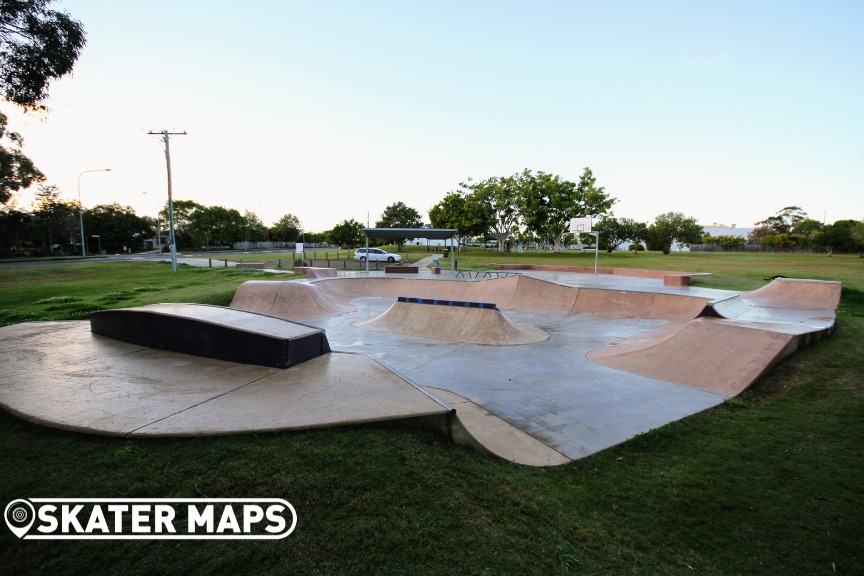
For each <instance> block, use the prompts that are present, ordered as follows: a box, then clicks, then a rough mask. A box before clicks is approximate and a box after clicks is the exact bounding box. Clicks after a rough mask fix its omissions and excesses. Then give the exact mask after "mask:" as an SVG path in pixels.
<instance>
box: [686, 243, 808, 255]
mask: <svg viewBox="0 0 864 576" xmlns="http://www.w3.org/2000/svg"><path fill="white" fill-rule="evenodd" d="M690 252H771V253H794V254H821V253H823V252H825V249H824V248H811V247H804V246H791V247H785V248H781V247H779V246H765V245H763V244H744V245H743V246H736V247H734V248H725V247H723V246H718V245H717V244H690Z"/></svg>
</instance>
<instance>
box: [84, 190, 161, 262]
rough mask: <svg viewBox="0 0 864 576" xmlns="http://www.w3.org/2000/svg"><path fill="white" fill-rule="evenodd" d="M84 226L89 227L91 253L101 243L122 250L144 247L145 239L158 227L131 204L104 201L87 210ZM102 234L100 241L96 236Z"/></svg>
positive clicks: (113, 249)
mask: <svg viewBox="0 0 864 576" xmlns="http://www.w3.org/2000/svg"><path fill="white" fill-rule="evenodd" d="M84 227H85V228H86V229H87V237H86V238H85V240H86V241H87V243H88V244H90V247H89V248H88V249H87V252H93V253H95V252H96V250H97V246H101V247H102V249H103V250H108V251H112V252H120V251H122V250H123V248H124V247H126V248H129V249H132V248H133V247H143V244H144V240H145V239H146V238H149V237H150V236H151V235H152V234H153V232H154V230H153V227H152V226H151V225H150V224H149V223H148V222H147V221H146V220H145V219H143V218H141V217H140V216H138V215H137V214H135V210H133V209H132V207H131V206H121V205H120V204H117V203H116V202H115V203H114V204H100V205H99V206H94V207H93V208H90V209H88V210H85V211H84ZM96 235H98V236H99V239H98V242H97V240H95V239H93V236H96Z"/></svg>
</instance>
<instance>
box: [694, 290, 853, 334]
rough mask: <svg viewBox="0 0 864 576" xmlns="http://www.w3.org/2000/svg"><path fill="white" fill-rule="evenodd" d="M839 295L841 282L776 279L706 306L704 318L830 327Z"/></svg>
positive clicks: (838, 301)
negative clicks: (756, 288) (750, 290)
mask: <svg viewBox="0 0 864 576" xmlns="http://www.w3.org/2000/svg"><path fill="white" fill-rule="evenodd" d="M841 291H842V284H841V283H840V282H826V281H822V280H797V279H792V278H777V279H776V280H774V281H772V282H771V283H770V284H767V285H765V286H763V287H762V288H759V289H758V290H753V291H752V292H744V293H742V294H740V295H738V296H732V297H729V298H723V299H721V300H715V301H712V302H709V303H708V307H707V309H706V313H705V315H706V316H713V317H719V318H734V319H738V320H749V321H752V322H781V323H789V324H794V323H801V322H805V323H810V324H813V325H814V326H817V327H818V326H820V325H821V326H823V327H830V326H832V325H833V323H834V310H835V309H836V308H837V305H838V304H839V303H840V294H841Z"/></svg>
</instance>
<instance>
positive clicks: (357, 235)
mask: <svg viewBox="0 0 864 576" xmlns="http://www.w3.org/2000/svg"><path fill="white" fill-rule="evenodd" d="M324 238H325V239H326V241H327V242H329V243H330V244H335V245H336V246H339V247H340V248H354V247H356V246H360V245H361V244H363V224H361V223H360V222H358V221H357V220H354V219H353V218H352V219H351V220H343V221H342V222H340V223H339V224H337V225H336V226H334V227H333V229H332V230H328V231H327V232H326V233H325V234H324Z"/></svg>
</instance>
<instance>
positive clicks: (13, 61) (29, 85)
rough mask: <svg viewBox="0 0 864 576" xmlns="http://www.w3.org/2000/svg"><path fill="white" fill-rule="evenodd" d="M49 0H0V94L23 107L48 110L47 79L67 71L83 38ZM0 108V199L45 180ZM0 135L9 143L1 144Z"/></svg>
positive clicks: (78, 28) (4, 200)
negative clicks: (7, 129) (8, 127)
mask: <svg viewBox="0 0 864 576" xmlns="http://www.w3.org/2000/svg"><path fill="white" fill-rule="evenodd" d="M50 3H51V0H30V1H22V0H0V95H2V97H3V98H4V99H6V100H8V101H9V102H11V103H13V104H16V105H18V106H21V107H22V108H24V110H25V111H28V110H42V111H45V110H47V108H46V107H45V106H44V105H43V104H42V101H44V100H45V99H46V98H47V97H48V87H49V85H50V83H51V81H52V80H54V79H56V78H60V77H62V76H64V75H66V74H68V73H69V72H71V71H72V67H73V66H74V65H75V61H76V60H77V59H78V56H79V55H80V53H81V49H82V48H83V47H84V44H85V42H86V37H85V34H84V28H83V26H82V25H81V23H80V22H78V21H76V20H73V19H72V18H71V17H70V16H69V15H68V14H66V13H65V12H58V11H56V10H49V9H48V4H50ZM7 123H8V118H7V116H6V115H5V114H3V113H2V112H0V203H3V204H5V203H7V202H8V201H9V199H10V198H11V197H12V195H13V194H14V193H15V192H17V191H19V190H21V189H23V188H28V187H29V186H30V185H31V184H32V183H34V182H41V181H43V180H44V176H43V175H42V173H41V172H40V171H39V170H38V169H37V168H36V166H35V165H34V164H33V162H32V161H31V160H30V159H29V158H27V157H26V156H24V154H23V152H22V151H21V147H22V145H23V140H22V139H21V136H20V135H18V134H16V133H14V132H7V131H6V126H7ZM4 139H7V140H9V141H10V142H11V147H9V148H7V147H6V146H5V145H4Z"/></svg>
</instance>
